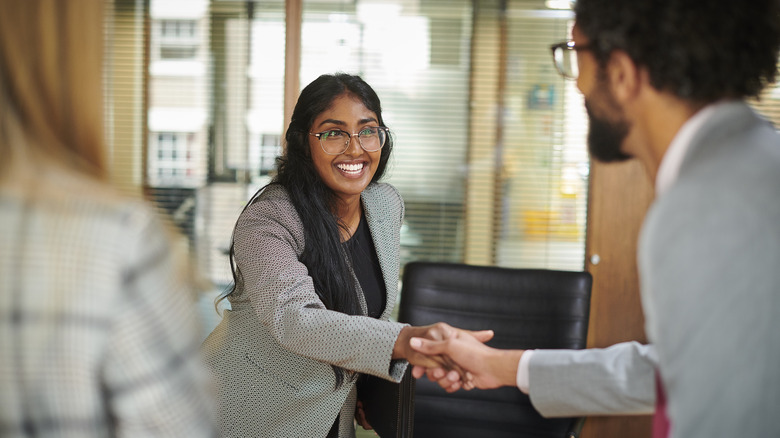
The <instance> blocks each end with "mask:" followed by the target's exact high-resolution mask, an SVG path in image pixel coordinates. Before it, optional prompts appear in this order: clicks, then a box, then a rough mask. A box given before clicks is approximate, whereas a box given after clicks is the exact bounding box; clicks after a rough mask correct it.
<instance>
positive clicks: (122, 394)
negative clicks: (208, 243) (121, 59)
mask: <svg viewBox="0 0 780 438" xmlns="http://www.w3.org/2000/svg"><path fill="white" fill-rule="evenodd" d="M104 3H105V2H104V1H103V0H79V1H61V0H22V1H16V0H0V11H2V12H0V157H1V158H0V326H2V328H0V435H2V436H3V437H33V436H34V437H66V436H67V437H82V438H83V437H111V436H117V437H119V436H121V437H144V438H148V437H207V436H214V435H215V433H214V426H213V422H212V421H211V417H212V415H213V414H212V408H211V402H210V401H209V400H210V398H209V395H208V392H207V390H208V387H207V381H206V380H205V376H206V373H205V367H202V366H201V365H200V363H199V361H198V360H197V358H198V356H197V348H198V342H199V338H198V334H199V331H198V328H199V327H198V320H197V317H196V313H195V308H194V302H193V298H194V297H193V296H192V293H193V289H192V288H191V287H190V285H188V284H187V283H186V282H185V281H184V278H185V277H184V275H185V269H186V265H184V264H183V263H179V262H177V260H184V259H178V258H176V257H175V255H174V251H173V248H172V246H171V243H170V241H169V237H170V236H169V235H168V234H167V231H166V230H165V229H164V228H163V227H162V225H161V223H160V222H158V220H157V219H156V217H155V214H154V213H153V212H152V210H151V209H150V208H148V207H147V206H146V205H145V204H144V203H143V202H142V201H141V200H133V199H126V198H124V197H122V196H120V195H118V194H117V193H116V192H115V191H114V190H113V189H112V188H111V187H110V186H109V184H108V183H107V173H108V171H107V168H106V161H105V155H106V148H105V145H104V137H103V96H102V85H101V83H102V79H101V78H102V54H103V42H102V41H103V31H104V30H103V25H102V23H103V13H104V7H103V5H104Z"/></svg>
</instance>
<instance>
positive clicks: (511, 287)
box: [398, 262, 592, 438]
mask: <svg viewBox="0 0 780 438" xmlns="http://www.w3.org/2000/svg"><path fill="white" fill-rule="evenodd" d="M591 286H592V277H591V275H590V274H589V273H588V272H569V271H553V270H544V269H512V268H500V267H494V266H475V265H466V264H458V263H434V262H410V263H408V264H406V266H405V267H404V274H403V283H402V292H401V297H400V298H401V301H400V310H399V316H398V319H399V321H401V322H407V323H410V324H412V325H427V324H432V323H435V322H438V321H444V322H446V323H448V324H450V325H452V326H455V327H459V328H464V329H471V330H483V329H492V330H493V331H494V332H495V337H494V339H493V340H491V341H490V342H489V343H488V345H490V346H492V347H495V348H502V349H503V348H512V349H532V348H545V349H550V348H569V349H580V348H585V346H586V340H587V335H588V318H589V313H590V292H591ZM414 403H415V412H414V434H415V436H419V437H439V436H441V437H448V438H457V437H482V436H484V437H491V438H501V437H556V438H563V437H568V436H570V434H569V432H570V430H571V429H572V428H573V427H574V425H575V424H576V423H577V422H578V421H580V420H581V419H576V418H575V419H571V418H556V419H545V418H543V417H541V416H540V415H539V413H538V412H537V411H536V410H535V409H534V408H533V406H532V405H531V402H530V400H529V398H528V396H526V395H525V394H523V393H522V392H521V391H520V390H518V389H517V388H499V389H492V390H472V391H458V392H456V393H453V394H448V393H446V392H445V391H444V390H442V389H441V388H439V386H438V385H437V384H435V383H432V382H430V381H428V380H427V379H425V378H422V379H419V380H418V381H417V383H416V388H415V402H414ZM580 426H581V423H580Z"/></svg>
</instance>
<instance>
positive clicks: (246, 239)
mask: <svg viewBox="0 0 780 438" xmlns="http://www.w3.org/2000/svg"><path fill="white" fill-rule="evenodd" d="M388 132H389V130H388V129H387V128H385V127H384V121H383V119H382V109H381V105H380V102H379V98H378V97H377V95H376V93H375V92H374V90H373V89H372V88H371V87H370V86H369V85H368V84H367V83H366V82H365V81H363V79H361V78H360V77H358V76H352V75H347V74H337V75H323V76H320V77H319V78H317V79H316V80H315V81H313V82H312V83H311V84H309V85H308V86H307V87H306V88H304V89H303V91H302V92H301V95H300V97H299V99H298V103H297V104H296V106H295V110H294V112H293V115H292V119H291V122H290V126H289V128H288V130H287V135H286V142H287V144H286V146H287V147H286V151H285V154H284V155H283V156H281V157H280V158H279V159H278V161H277V174H276V176H275V177H274V179H273V180H272V182H271V183H270V184H269V185H267V186H265V187H264V188H262V189H260V190H259V191H258V192H257V193H256V194H255V196H254V197H253V198H252V199H251V200H250V202H249V203H248V205H247V206H246V207H245V208H244V211H243V212H242V213H241V215H240V216H239V218H238V221H237V223H236V226H235V229H234V232H233V242H232V245H231V250H230V260H231V265H232V267H233V278H234V286H233V288H232V290H231V291H230V292H229V293H228V294H227V295H226V297H227V299H228V300H229V301H230V304H231V310H230V311H226V312H225V316H224V318H223V320H222V322H221V323H220V324H219V325H218V326H217V328H216V329H215V330H214V331H213V332H212V333H211V334H210V335H209V337H208V338H207V339H206V341H205V342H204V345H203V350H204V353H205V356H206V360H207V363H208V364H209V366H210V367H211V368H212V371H213V372H214V374H215V375H216V376H217V377H218V385H217V397H218V405H219V407H220V410H219V412H218V422H219V424H220V427H221V429H222V434H223V436H255V437H279V436H320V437H322V436H328V437H353V436H354V435H355V429H354V419H355V418H356V408H357V409H358V412H357V419H358V422H359V423H361V424H362V425H363V426H364V427H370V426H368V425H367V424H366V423H365V421H364V420H363V419H362V416H361V415H360V406H361V403H360V401H359V400H357V391H356V385H357V384H358V383H357V382H358V377H359V376H360V375H361V374H371V375H374V376H378V377H381V378H384V379H387V380H392V381H396V382H398V381H399V380H400V379H401V377H402V376H403V373H404V371H405V369H406V367H407V365H408V363H410V362H411V363H413V364H418V363H419V364H428V365H438V362H436V361H435V360H434V359H431V358H428V357H426V356H424V355H421V354H419V353H415V352H414V351H413V350H411V348H410V347H409V339H410V337H411V336H423V337H428V338H441V337H444V336H447V335H448V334H450V333H453V332H454V331H455V330H456V329H453V328H452V327H449V326H446V325H444V324H436V325H432V326H426V327H411V326H408V325H405V324H401V323H398V322H392V321H389V318H390V315H391V313H392V310H393V307H394V305H395V301H396V296H397V293H398V277H399V263H400V261H399V254H400V229H401V224H402V222H403V217H404V204H403V200H402V199H401V197H400V195H399V194H398V191H397V190H396V189H395V188H394V187H393V186H391V185H389V184H385V183H380V182H378V181H379V179H380V178H381V177H382V175H383V174H384V172H385V168H386V166H387V160H388V158H389V157H390V153H391V152H392V150H393V141H392V137H390V136H389V135H388Z"/></svg>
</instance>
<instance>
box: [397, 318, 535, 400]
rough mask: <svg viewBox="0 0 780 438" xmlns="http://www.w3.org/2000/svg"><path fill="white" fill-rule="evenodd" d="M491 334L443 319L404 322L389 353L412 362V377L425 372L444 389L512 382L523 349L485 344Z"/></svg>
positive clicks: (513, 381)
mask: <svg viewBox="0 0 780 438" xmlns="http://www.w3.org/2000/svg"><path fill="white" fill-rule="evenodd" d="M492 338H493V331H492V330H481V331H471V330H463V329H459V328H456V327H452V326H450V325H448V324H446V323H443V322H439V323H436V324H433V325H429V326H421V327H414V326H407V327H404V328H403V329H402V330H401V333H400V334H399V336H398V340H397V341H396V349H395V350H394V351H393V357H394V358H397V357H404V358H406V359H407V360H408V361H409V363H410V364H412V365H413V366H414V368H413V369H412V375H413V376H414V377H415V378H417V379H419V378H420V377H422V376H423V375H426V376H427V377H428V379H430V380H431V381H434V382H437V383H438V384H439V386H441V387H442V388H444V389H445V390H446V391H447V392H454V391H457V390H458V389H461V388H462V389H465V390H470V389H473V388H479V389H491V388H498V387H501V386H516V382H517V366H518V363H519V362H520V356H522V354H523V350H500V349H495V348H491V347H488V346H487V345H485V342H487V341H489V340H490V339H492ZM396 350H399V351H396Z"/></svg>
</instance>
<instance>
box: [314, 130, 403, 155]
mask: <svg viewBox="0 0 780 438" xmlns="http://www.w3.org/2000/svg"><path fill="white" fill-rule="evenodd" d="M309 135H313V136H315V137H317V138H318V139H319V140H320V146H321V147H322V150H323V151H325V153H326V154H328V155H341V154H343V153H344V152H346V151H347V149H349V142H350V141H351V140H352V137H357V139H358V144H360V147H361V148H363V150H364V151H366V152H376V151H378V150H380V149H382V146H384V145H385V143H387V137H388V135H390V133H389V129H387V128H385V127H384V126H367V127H365V128H363V129H361V130H360V132H357V133H355V134H350V133H349V132H347V131H343V130H341V129H329V130H327V131H322V132H316V133H315V132H310V133H309Z"/></svg>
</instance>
